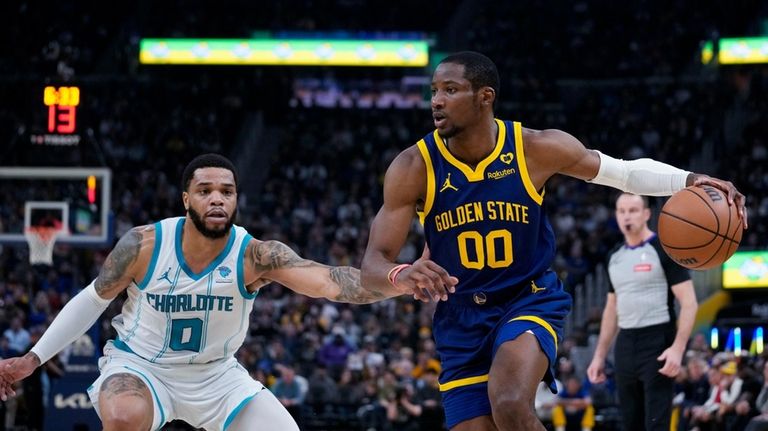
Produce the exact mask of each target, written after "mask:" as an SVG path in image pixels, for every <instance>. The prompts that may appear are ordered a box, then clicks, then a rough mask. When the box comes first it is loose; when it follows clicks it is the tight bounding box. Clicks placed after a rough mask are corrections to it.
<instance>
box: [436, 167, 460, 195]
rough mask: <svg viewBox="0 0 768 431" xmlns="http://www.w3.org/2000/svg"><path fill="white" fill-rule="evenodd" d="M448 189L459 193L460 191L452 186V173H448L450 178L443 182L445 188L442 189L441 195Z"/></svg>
mask: <svg viewBox="0 0 768 431" xmlns="http://www.w3.org/2000/svg"><path fill="white" fill-rule="evenodd" d="M448 189H451V190H453V191H457V192H458V191H459V189H457V188H456V187H455V186H454V185H453V184H451V173H450V172H448V178H446V179H445V181H444V182H443V186H442V187H440V193H442V192H444V191H446V190H448Z"/></svg>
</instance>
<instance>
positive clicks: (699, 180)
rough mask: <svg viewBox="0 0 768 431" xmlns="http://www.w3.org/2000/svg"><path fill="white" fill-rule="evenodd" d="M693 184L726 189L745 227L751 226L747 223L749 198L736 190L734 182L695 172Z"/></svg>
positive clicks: (729, 200)
mask: <svg viewBox="0 0 768 431" xmlns="http://www.w3.org/2000/svg"><path fill="white" fill-rule="evenodd" d="M693 185H694V186H703V185H707V186H712V187H716V188H718V189H720V190H722V191H724V192H725V195H726V197H727V198H728V205H733V204H734V203H735V204H736V205H737V206H738V208H739V217H741V220H742V221H743V222H744V229H746V228H747V227H749V224H748V223H747V198H746V197H745V196H744V195H743V194H741V192H739V191H738V190H736V186H734V185H733V183H732V182H730V181H724V180H721V179H718V178H713V177H710V176H709V175H704V174H694V177H693Z"/></svg>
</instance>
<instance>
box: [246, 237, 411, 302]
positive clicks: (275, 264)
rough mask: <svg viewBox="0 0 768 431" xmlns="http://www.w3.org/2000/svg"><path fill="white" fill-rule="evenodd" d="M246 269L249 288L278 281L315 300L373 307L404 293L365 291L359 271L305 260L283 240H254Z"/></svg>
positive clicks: (385, 290) (391, 288) (393, 290)
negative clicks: (322, 299)
mask: <svg viewBox="0 0 768 431" xmlns="http://www.w3.org/2000/svg"><path fill="white" fill-rule="evenodd" d="M245 267H246V283H247V284H248V286H258V285H263V284H266V283H268V282H270V281H276V282H278V283H280V284H282V285H284V286H286V287H288V288H289V289H291V290H293V291H294V292H297V293H301V294H303V295H307V296H309V297H312V298H327V299H330V300H331V301H336V302H349V303H353V304H370V303H372V302H377V301H381V300H384V299H387V298H392V297H394V296H398V295H400V294H401V293H400V292H398V291H397V290H395V289H394V288H393V287H391V286H390V287H385V288H384V289H376V288H363V286H362V285H361V284H360V270H359V269H357V268H352V267H350V266H328V265H323V264H320V263H317V262H315V261H312V260H309V259H304V258H302V257H301V256H299V255H298V254H297V253H296V252H295V251H293V250H292V249H291V248H290V247H288V246H287V245H285V244H283V243H282V242H280V241H259V240H256V239H253V240H251V242H250V243H249V244H248V246H247V249H246V253H245ZM249 275H250V276H249ZM250 280H254V281H250Z"/></svg>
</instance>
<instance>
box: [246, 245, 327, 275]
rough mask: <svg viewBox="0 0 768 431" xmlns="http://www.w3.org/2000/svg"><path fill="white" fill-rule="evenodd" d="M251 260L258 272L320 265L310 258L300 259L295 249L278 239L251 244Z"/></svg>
mask: <svg viewBox="0 0 768 431" xmlns="http://www.w3.org/2000/svg"><path fill="white" fill-rule="evenodd" d="M251 261H252V262H253V267H254V269H256V271H259V272H264V271H270V270H273V269H284V268H295V267H302V266H305V267H306V266H313V265H314V266H320V264H318V263H316V262H312V261H311V260H306V259H302V258H301V256H299V255H298V254H296V252H295V251H293V250H291V248H290V247H288V246H287V245H285V244H283V243H282V242H280V241H264V242H260V243H258V244H256V245H255V246H252V247H251Z"/></svg>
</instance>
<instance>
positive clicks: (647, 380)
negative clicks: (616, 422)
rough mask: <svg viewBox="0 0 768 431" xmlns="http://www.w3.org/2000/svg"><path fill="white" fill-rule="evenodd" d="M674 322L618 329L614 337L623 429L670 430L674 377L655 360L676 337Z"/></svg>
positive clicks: (662, 363)
mask: <svg viewBox="0 0 768 431" xmlns="http://www.w3.org/2000/svg"><path fill="white" fill-rule="evenodd" d="M675 332H676V329H675V324H674V323H662V324H660V325H653V326H646V327H644V328H637V329H621V330H620V331H619V335H618V337H617V338H616V348H615V350H614V356H615V358H616V386H617V388H618V392H619V404H620V408H621V421H622V423H623V424H624V431H643V430H647V431H651V430H654V431H669V421H670V418H671V416H672V397H673V395H674V393H673V392H674V386H673V385H674V380H673V379H670V378H669V377H667V376H665V375H663V374H661V373H659V370H660V369H661V367H663V366H664V362H662V361H658V360H656V358H658V357H659V355H661V353H662V352H663V351H664V350H665V349H666V348H667V347H669V346H671V345H672V342H673V341H674V340H675Z"/></svg>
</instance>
